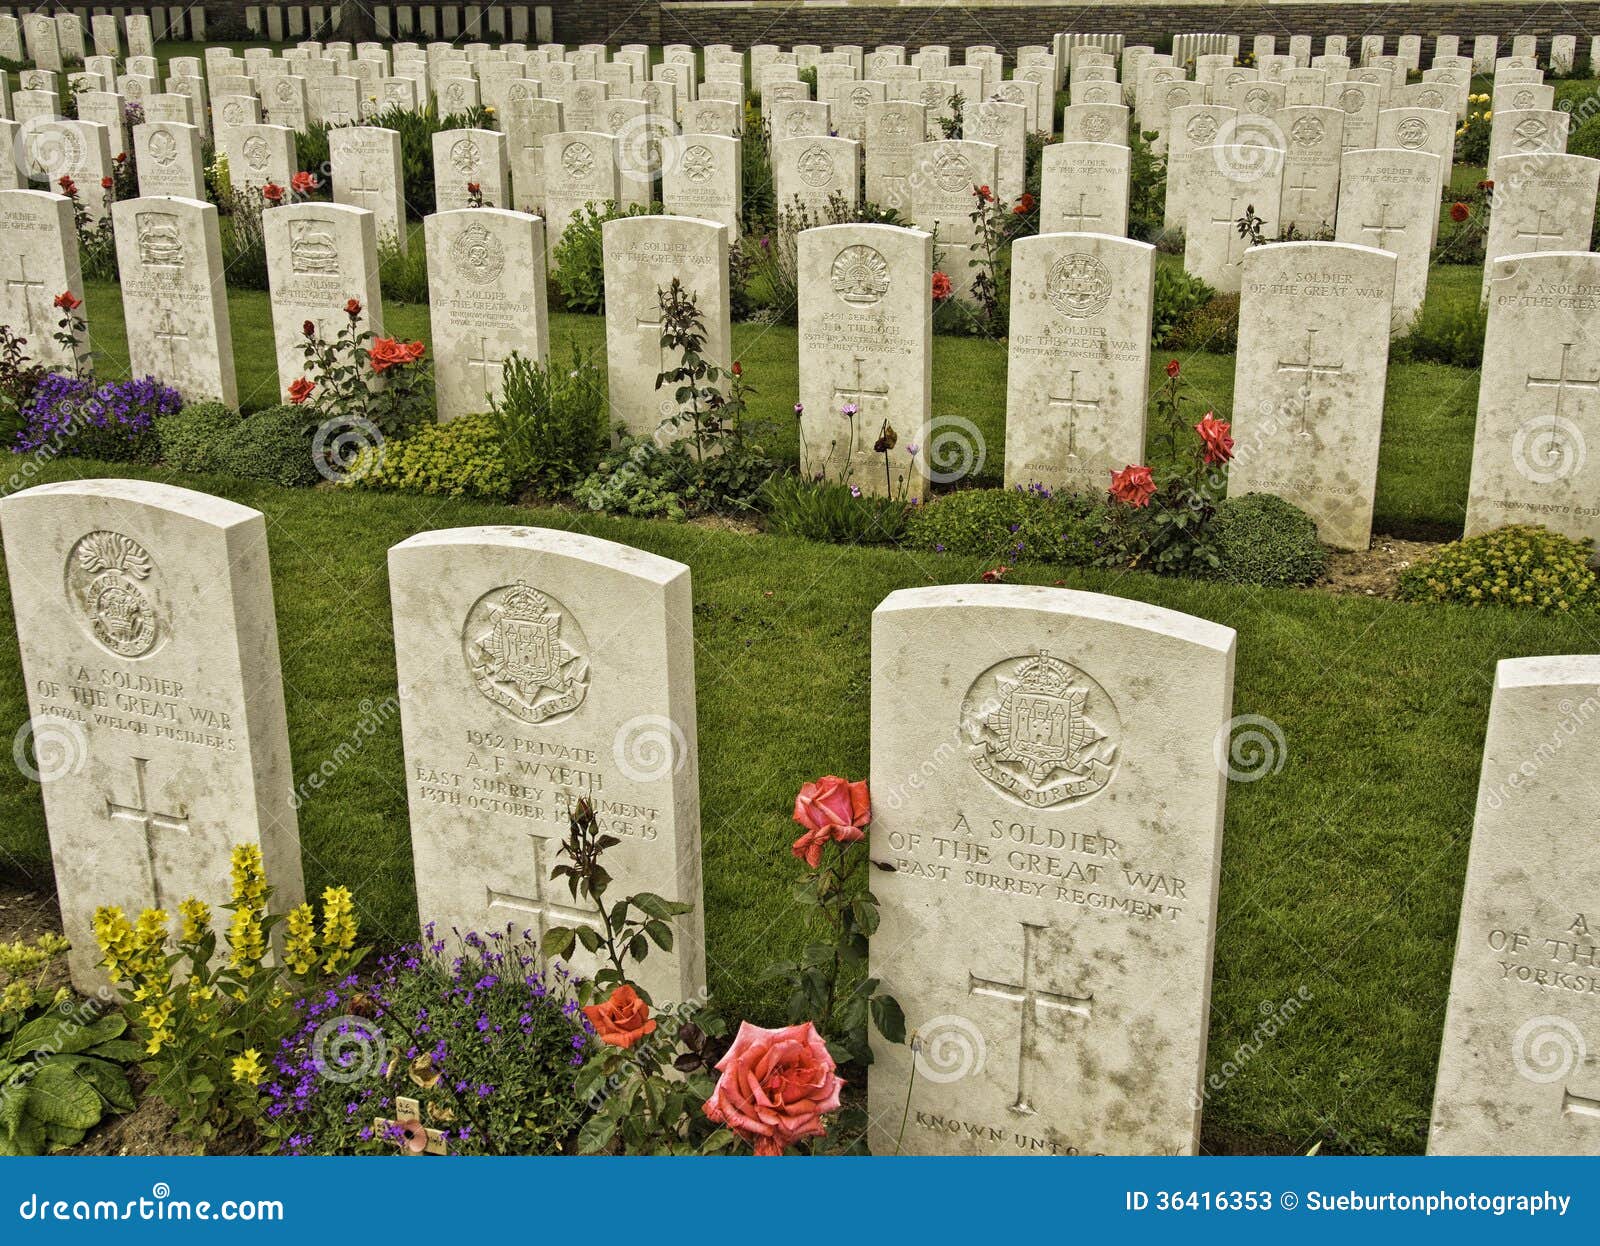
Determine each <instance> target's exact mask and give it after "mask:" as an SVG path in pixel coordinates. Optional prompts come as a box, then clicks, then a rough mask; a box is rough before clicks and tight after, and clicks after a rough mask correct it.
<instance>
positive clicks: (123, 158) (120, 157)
mask: <svg viewBox="0 0 1600 1246" xmlns="http://www.w3.org/2000/svg"><path fill="white" fill-rule="evenodd" d="M117 163H118V164H127V163H128V153H127V152H125V151H119V152H118V153H117Z"/></svg>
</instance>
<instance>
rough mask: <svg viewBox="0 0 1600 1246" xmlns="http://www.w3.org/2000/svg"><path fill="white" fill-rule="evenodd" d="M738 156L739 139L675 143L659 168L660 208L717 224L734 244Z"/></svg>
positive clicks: (739, 200)
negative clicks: (725, 231)
mask: <svg viewBox="0 0 1600 1246" xmlns="http://www.w3.org/2000/svg"><path fill="white" fill-rule="evenodd" d="M697 107H699V105H697ZM740 154H741V140H740V139H737V138H728V137H726V136H724V135H720V134H685V135H683V136H682V137H681V138H679V139H677V140H675V141H674V142H673V143H672V145H671V152H670V154H669V155H668V156H667V157H666V159H665V161H664V163H663V165H662V169H661V202H662V205H663V206H664V207H665V208H666V210H667V211H668V212H670V213H673V214H674V215H677V216H694V217H699V218H700V219H701V220H706V221H716V222H717V223H718V224H720V225H723V226H725V227H726V228H727V230H728V238H729V241H731V242H737V241H738V240H739V216H740V213H741V211H742V209H743V204H744V196H743V185H744V182H743V168H742V162H741V158H740Z"/></svg>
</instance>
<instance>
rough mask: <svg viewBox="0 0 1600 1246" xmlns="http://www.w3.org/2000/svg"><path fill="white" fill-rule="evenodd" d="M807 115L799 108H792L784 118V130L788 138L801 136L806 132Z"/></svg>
mask: <svg viewBox="0 0 1600 1246" xmlns="http://www.w3.org/2000/svg"><path fill="white" fill-rule="evenodd" d="M805 129H806V115H805V112H804V111H803V110H801V109H799V108H791V109H789V111H788V113H787V114H786V115H785V116H784V119H783V132H784V136H785V137H787V138H800V137H801V136H803V135H804V134H805Z"/></svg>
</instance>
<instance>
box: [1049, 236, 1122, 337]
mask: <svg viewBox="0 0 1600 1246" xmlns="http://www.w3.org/2000/svg"><path fill="white" fill-rule="evenodd" d="M1111 290H1112V285H1111V272H1110V270H1109V269H1108V268H1106V266H1105V265H1104V264H1103V263H1102V262H1101V261H1100V260H1099V259H1097V258H1096V257H1094V256H1093V255H1090V254H1089V253H1088V252H1087V251H1074V252H1072V253H1071V254H1069V255H1063V256H1062V257H1061V258H1060V259H1058V260H1057V261H1056V262H1055V263H1054V264H1052V265H1051V266H1050V275H1049V276H1047V277H1046V278H1045V282H1044V292H1045V297H1046V298H1048V299H1049V300H1050V305H1051V306H1052V307H1054V308H1055V309H1056V310H1057V311H1058V312H1060V313H1061V314H1062V315H1063V316H1066V317H1068V318H1069V319H1072V320H1083V319H1085V318H1086V317H1089V316H1098V315H1099V314H1100V313H1101V312H1102V311H1104V310H1105V306H1106V304H1107V303H1108V302H1110V301H1111Z"/></svg>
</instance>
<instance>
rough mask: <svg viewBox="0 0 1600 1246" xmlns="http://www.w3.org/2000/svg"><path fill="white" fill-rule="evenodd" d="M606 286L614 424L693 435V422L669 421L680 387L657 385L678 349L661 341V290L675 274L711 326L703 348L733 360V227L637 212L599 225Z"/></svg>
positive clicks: (710, 357)
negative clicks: (730, 261) (730, 260)
mask: <svg viewBox="0 0 1600 1246" xmlns="http://www.w3.org/2000/svg"><path fill="white" fill-rule="evenodd" d="M601 233H602V236H603V242H602V249H603V251H604V257H605V288H606V378H607V381H606V390H607V397H608V400H609V402H610V407H611V410H610V419H609V420H608V421H607V422H608V423H609V424H625V425H627V428H628V431H629V432H632V433H637V434H640V435H642V436H647V437H656V438H658V440H661V441H667V440H671V439H674V438H678V437H688V436H692V435H693V434H694V432H695V430H694V428H693V427H692V426H691V425H687V424H684V425H676V426H672V425H669V426H666V427H663V423H662V422H663V421H664V420H667V419H669V418H671V417H673V416H676V415H677V414H678V411H679V404H678V402H677V401H676V399H675V398H674V394H675V392H676V389H677V386H676V384H672V383H669V384H668V385H666V386H664V387H663V388H661V389H657V388H656V377H657V376H658V375H659V374H660V373H663V372H666V371H668V370H670V369H672V368H675V367H676V366H677V365H678V363H679V359H680V356H679V354H678V353H677V352H675V351H674V350H672V349H670V348H668V347H666V346H663V345H662V343H661V335H662V333H663V332H664V331H665V330H666V327H667V326H666V324H665V322H664V317H663V316H662V311H661V298H660V295H661V291H663V290H665V289H667V288H668V287H670V286H671V284H672V282H673V281H674V280H675V279H676V280H677V281H679V282H681V284H682V287H683V289H684V290H685V291H686V292H687V293H688V294H689V295H690V296H691V297H692V298H693V299H694V303H695V306H696V309H697V310H698V311H699V313H700V317H701V320H702V321H703V322H704V325H705V344H704V347H703V348H702V349H701V351H700V354H701V355H702V356H703V357H704V358H705V359H706V360H707V361H708V362H710V363H712V364H714V365H716V366H717V367H720V368H726V367H729V366H731V365H732V363H733V345H732V333H731V330H730V328H729V302H728V299H729V292H728V244H729V241H730V239H729V237H728V230H727V228H726V227H725V226H723V225H720V224H718V223H717V222H715V221H703V220H695V219H694V218H692V217H686V216H634V217H619V218H618V219H616V220H611V221H607V222H606V223H605V225H604V226H603V227H602V230H601Z"/></svg>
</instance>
